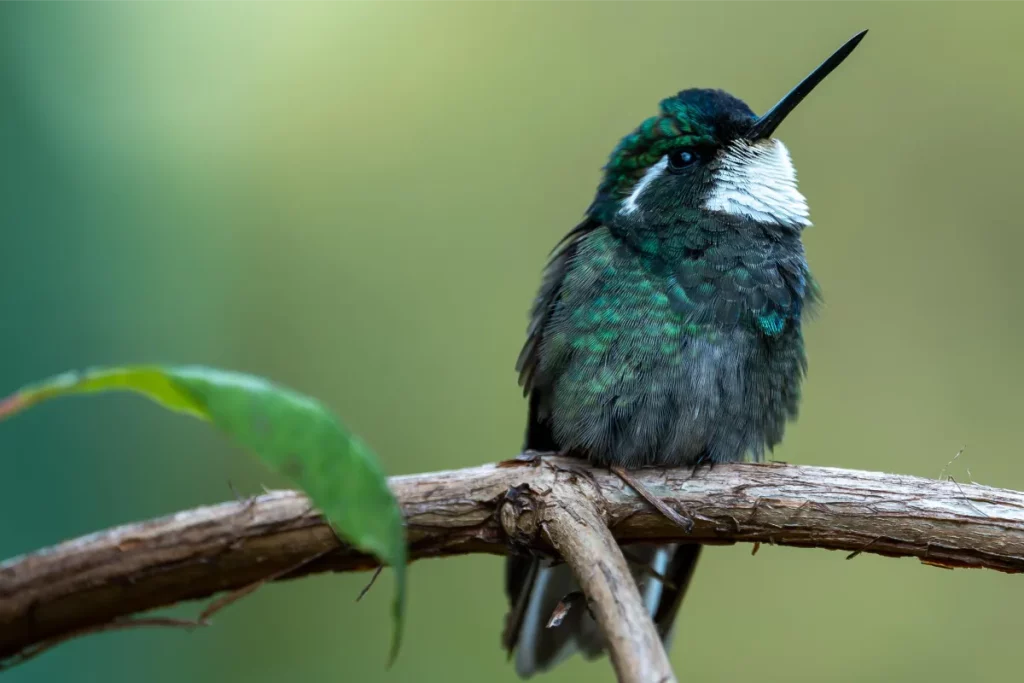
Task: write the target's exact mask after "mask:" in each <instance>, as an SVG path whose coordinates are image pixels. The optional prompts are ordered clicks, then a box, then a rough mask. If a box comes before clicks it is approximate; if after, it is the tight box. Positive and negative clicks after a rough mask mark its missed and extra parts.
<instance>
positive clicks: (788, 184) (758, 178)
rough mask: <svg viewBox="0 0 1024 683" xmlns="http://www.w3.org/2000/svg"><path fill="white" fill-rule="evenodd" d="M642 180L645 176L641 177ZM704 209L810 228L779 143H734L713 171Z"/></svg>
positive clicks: (786, 154)
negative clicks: (711, 183)
mask: <svg viewBox="0 0 1024 683" xmlns="http://www.w3.org/2000/svg"><path fill="white" fill-rule="evenodd" d="M645 177H646V176H645ZM704 208H706V209H708V210H709V211H721V212H723V213H730V214H733V215H736V216H745V217H747V218H752V219H753V220H756V221H761V222H764V223H777V224H779V225H788V226H792V227H807V226H808V225H810V224H811V221H810V220H809V216H810V214H809V213H808V210H807V200H806V199H805V198H804V196H803V195H802V194H800V191H799V190H797V189H796V171H795V170H793V162H792V161H791V160H790V158H789V150H787V149H786V146H785V145H784V144H782V142H781V141H779V140H775V139H772V140H765V141H762V142H755V143H745V142H742V141H740V142H736V143H733V144H732V145H731V146H730V147H728V148H726V150H725V151H724V153H723V156H722V157H721V159H719V161H718V167H717V168H716V169H715V186H714V189H713V190H712V192H711V196H710V197H708V200H707V203H706V204H705V205H704Z"/></svg>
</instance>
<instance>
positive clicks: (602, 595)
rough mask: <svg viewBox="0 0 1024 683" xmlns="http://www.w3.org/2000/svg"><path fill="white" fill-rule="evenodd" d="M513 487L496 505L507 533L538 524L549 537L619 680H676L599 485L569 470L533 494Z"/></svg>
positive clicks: (524, 534)
mask: <svg viewBox="0 0 1024 683" xmlns="http://www.w3.org/2000/svg"><path fill="white" fill-rule="evenodd" d="M513 491H514V492H515V493H516V494H517V495H516V496H507V497H506V498H507V502H508V504H507V505H505V506H503V507H502V509H501V513H502V514H501V521H502V525H503V527H504V529H505V531H506V533H507V534H508V535H509V536H510V537H512V538H515V539H517V540H518V541H519V542H523V541H528V540H531V539H532V534H535V533H536V531H537V530H538V529H539V530H542V531H543V532H544V535H546V536H547V537H548V539H549V540H550V541H551V545H552V546H553V547H554V550H555V552H557V553H558V555H559V556H560V557H562V558H563V559H564V560H565V563H566V564H567V565H569V567H570V568H571V569H572V572H573V574H574V575H575V576H576V580H577V581H578V582H579V585H580V588H581V589H582V590H583V593H584V595H586V596H587V603H588V605H589V607H590V610H591V612H592V613H593V615H594V618H595V619H596V620H597V623H598V626H600V628H601V632H602V633H603V634H604V638H605V643H606V646H607V649H608V653H609V656H610V657H611V660H612V666H613V667H615V673H616V675H617V676H618V679H619V681H620V682H621V683H652V682H654V683H676V677H675V675H674V674H673V673H672V665H671V664H669V661H668V655H667V654H666V653H665V648H664V646H663V645H662V642H661V638H660V637H659V636H658V631H657V629H656V628H655V626H654V622H653V621H652V620H651V617H650V615H649V614H648V613H647V610H646V609H645V608H644V604H643V599H642V598H641V597H640V591H639V590H638V589H637V586H636V582H635V581H634V580H633V577H632V574H631V573H630V570H629V565H627V564H626V558H625V557H623V555H622V551H621V550H620V549H619V546H618V544H617V543H616V542H615V538H614V537H613V536H612V534H611V532H610V531H609V530H608V527H607V525H606V521H605V520H604V519H603V517H602V507H603V504H602V500H601V491H600V489H598V488H597V487H596V486H594V485H593V483H592V482H590V481H589V480H587V479H586V478H585V477H582V476H570V477H567V478H566V481H559V482H556V483H555V484H554V485H553V486H552V487H551V488H549V489H547V490H545V491H533V492H532V496H530V493H528V489H523V488H522V487H520V488H517V489H513ZM523 498H525V500H526V501H529V503H527V504H526V505H524V503H523ZM534 501H537V502H539V503H540V505H539V507H538V506H537V505H535V503H534ZM509 510H512V511H513V512H512V513H511V514H510V513H509V512H508V511H509ZM517 513H518V514H517ZM531 532H532V534H531ZM574 609H582V606H577V607H575V608H574Z"/></svg>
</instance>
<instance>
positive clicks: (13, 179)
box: [0, 3, 1024, 683]
mask: <svg viewBox="0 0 1024 683" xmlns="http://www.w3.org/2000/svg"><path fill="white" fill-rule="evenodd" d="M865 27H868V28H870V29H871V34H870V35H869V36H868V37H867V39H866V40H865V42H864V43H863V45H862V46H861V48H860V49H859V50H858V51H857V52H856V54H855V55H854V56H853V57H852V58H851V59H850V60H849V61H848V62H847V63H846V64H844V65H843V66H842V67H841V68H840V69H839V71H838V72H837V73H836V74H835V75H833V76H832V77H831V78H830V79H829V80H828V81H827V82H826V83H825V85H824V86H823V87H822V88H820V89H819V90H818V91H816V92H815V93H814V94H813V95H812V96H811V97H810V98H809V99H808V100H807V102H806V103H805V104H804V105H803V106H801V107H800V109H798V111H797V113H796V114H795V115H794V116H792V117H791V118H790V119H789V120H788V121H787V122H786V123H785V124H784V126H783V127H782V128H781V129H780V135H781V137H782V138H783V139H784V140H785V141H786V142H787V144H788V145H789V148H790V150H791V152H792V154H793V157H794V159H795V162H796V165H797V168H798V170H799V173H800V178H801V187H802V190H803V191H804V193H805V194H806V195H807V197H808V198H809V201H810V204H811V208H812V219H813V220H814V222H815V227H813V228H812V229H811V230H809V232H808V233H807V235H806V241H807V247H808V251H809V255H810V259H811V263H812V266H813V268H814V269H815V272H816V274H817V276H818V277H819V279H820V280H821V282H822V284H823V287H824V292H825V296H826V302H827V306H826V307H825V309H824V310H823V312H822V314H821V315H820V316H819V317H818V319H817V320H815V321H814V322H813V324H812V325H810V327H809V329H808V330H807V336H808V344H809V350H810V360H811V372H810V377H809V380H808V382H807V385H806V393H805V399H804V403H803V411H802V414H801V417H800V420H799V422H798V423H796V424H795V425H794V426H793V427H792V428H791V429H790V430H789V432H788V435H787V439H786V441H785V443H784V444H783V445H782V447H781V448H779V449H778V450H777V451H776V454H775V457H776V458H777V459H780V460H785V461H789V462H799V463H812V464H819V465H836V466H847V467H857V468H865V469H876V470H886V471H892V472H900V473H907V474H915V475H924V476H931V477H937V476H938V475H939V474H940V472H941V471H942V470H943V468H944V467H945V466H946V464H947V462H948V461H949V460H950V459H951V458H952V457H953V455H954V454H955V453H956V452H957V451H958V450H959V449H960V448H961V447H963V446H965V445H966V446H967V449H966V450H965V451H964V453H963V455H962V456H961V457H960V459H959V460H958V461H957V462H956V463H954V465H953V466H952V468H951V470H950V472H951V473H952V474H953V475H954V476H956V477H958V478H959V479H968V478H970V477H973V479H974V480H976V481H979V482H981V483H985V484H990V485H995V486H1001V487H1008V488H1015V489H1024V458H1021V457H1020V454H1019V453H1020V443H1021V441H1022V439H1024V420H1022V419H1021V413H1022V408H1024V398H1022V394H1021V387H1022V386H1024V355H1022V354H1021V352H1020V340H1021V338H1022V335H1024V316H1022V315H1021V310H1022V304H1021V295H1022V285H1021V282H1022V278H1021V274H1020V259H1021V254H1022V253H1024V231H1022V230H1021V220H1022V219H1021V170H1020V168H1021V167H1020V163H1021V159H1022V158H1024V126H1022V125H1021V116H1022V114H1021V107H1022V105H1024V90H1022V89H1021V87H1020V84H1021V82H1022V81H1024V43H1022V42H1021V41H1020V33H1021V29H1022V28H1024V5H1021V4H1009V3H1006V4H979V3H964V4H951V3H941V4H939V3H913V4H902V5H901V4H881V3H869V4H857V5H852V4H833V3H827V4H826V3H820V4H817V3H816V4H809V3H799V4H770V3H757V4H750V5H744V4H737V3H723V4H676V3H659V4H638V3H631V4H610V3H608V4H605V3H602V4H583V3H568V4H532V3H531V4H506V3H502V4H469V3H465V4H450V5H449V4H440V3H416V4H393V3H380V4H376V3H375V4H356V3H344V4H319V3H317V4H297V3H289V4H273V5H272V4H245V5H243V4H181V5H179V4H175V5H171V4H163V5H151V4H148V3H147V4H119V5H97V4H88V5H86V4H82V5H77V4H76V5H60V4H5V5H4V6H3V7H2V8H0V101H2V105H0V230H2V232H0V393H6V392H8V391H11V390H13V389H15V388H16V387H18V386H20V385H22V384H23V383H26V382H29V381H31V380H34V379H37V378H40V377H43V376H47V375H50V374H52V373H54V372H57V371H61V370H64V369H67V368H80V367H83V366H88V365H93V364H109V363H121V362H127V361H162V362H189V363H204V364H210V365H217V366H223V367H228V368H233V369H238V370H242V371H247V372H253V373H258V374H262V375H267V376H269V377H272V378H274V379H276V380H279V381H282V382H284V383H286V384H289V385H292V386H294V387H296V388H298V389H300V390H302V391H305V392H308V393H310V394H313V395H315V396H318V397H321V398H322V399H324V400H325V401H326V402H327V403H328V404H329V405H330V406H331V407H332V408H334V409H335V410H336V411H337V412H338V413H339V414H340V415H341V416H343V418H344V419H345V421H346V422H347V423H348V424H349V425H351V426H352V427H353V428H354V429H355V430H356V431H358V432H359V433H360V434H362V435H363V436H364V437H365V438H366V439H367V440H368V441H369V442H370V443H371V444H372V446H373V447H374V448H375V449H376V451H377V452H378V453H379V454H380V456H381V458H382V460H383V461H384V463H385V466H386V468H387V470H388V471H389V472H390V473H394V474H398V473H410V472H417V471H426V470H435V469H441V468H455V467H463V466H470V465H474V464H478V463H481V462H485V461H491V460H494V459H497V458H501V457H506V456H510V455H512V454H513V453H515V452H516V449H517V446H518V445H519V442H520V438H521V434H522V427H523V419H524V413H525V404H524V401H523V400H522V398H521V396H520V393H519V390H518V387H517V386H516V376H515V372H514V371H513V368H512V366H513V363H514V360H515V357H516V355H517V353H518V351H519V347H520V344H521V342H522V340H523V334H524V329H525V323H526V311H527V308H528V306H529V303H530V301H531V299H532V297H533V295H534V292H535V288H536V286H537V284H538V282H539V276H540V271H541V268H542V266H543V263H544V260H545V256H546V254H547V251H548V250H549V249H550V248H551V246H552V245H553V244H554V243H555V242H556V241H557V240H558V239H559V237H561V235H562V234H563V233H564V232H565V231H566V230H567V229H568V228H570V227H571V226H573V225H574V224H575V222H576V221H577V219H578V218H579V216H580V215H581V213H582V211H583V210H584V208H585V207H586V206H587V204H588V202H589V201H590V199H591V196H592V192H593V188H594V186H595V184H596V182H597V180H598V177H599V167H600V166H601V165H602V163H603V162H604V160H605V158H606V156H607V154H608V152H609V151H610V150H611V148H612V146H613V145H614V144H615V143H616V141H617V140H618V139H619V138H620V137H621V136H622V135H624V134H625V133H627V132H628V131H629V130H631V129H632V127H634V126H635V125H636V124H637V123H639V122H640V121H641V120H642V119H643V118H645V117H646V116H648V115H650V114H651V113H653V112H654V111H655V110H656V106H657V102H658V100H659V99H660V98H662V97H664V96H667V95H669V94H672V93H674V92H675V91H677V90H679V89H681V88H683V87H690V86H696V85H700V86H714V87H722V88H725V89H727V90H729V91H731V92H733V93H735V94H737V95H739V96H741V97H743V98H744V99H745V100H747V101H748V102H749V103H750V104H751V105H752V107H753V108H754V109H755V110H757V111H764V110H765V109H766V108H767V107H768V106H770V105H771V104H773V103H774V102H775V101H776V100H777V99H778V98H779V97H781V95H782V94H783V93H785V92H786V91H787V90H788V89H789V88H790V87H791V86H793V85H794V84H795V83H796V82H797V80H798V79H799V78H800V77H802V76H803V75H804V74H806V73H807V72H808V71H810V69H811V68H812V67H814V66H815V65H816V64H817V63H818V62H819V61H820V60H821V59H823V58H824V57H825V56H826V55H828V54H829V53H830V52H831V51H832V50H833V49H834V48H836V47H837V46H839V45H840V44H841V42H842V41H843V40H845V39H846V38H848V37H849V36H850V35H852V34H853V33H854V32H855V31H857V30H859V29H861V28H865ZM968 470H969V473H968ZM229 481H230V482H231V483H232V484H233V485H234V487H235V488H236V489H238V490H240V491H242V492H245V493H248V492H254V491H258V490H259V487H260V485H261V484H267V485H270V486H281V485H283V482H282V481H281V480H279V479H276V478H275V477H273V476H271V475H269V474H268V473H267V472H266V471H265V470H264V469H263V468H262V467H261V466H260V465H259V464H257V463H256V462H255V460H254V459H253V458H251V457H249V456H248V455H247V454H245V453H242V452H240V451H239V450H237V449H234V448H233V447H231V446H229V445H228V444H227V443H226V442H225V441H224V440H223V439H221V438H220V437H219V435H217V434H215V433H213V432H212V430H210V429H209V428H208V427H207V426H205V425H203V424H200V423H198V422H193V421H189V420H186V419H185V418H181V417H176V416H173V415H170V414H167V413H164V412H163V411H161V410H160V409H158V408H155V407H153V406H152V405H150V404H148V403H146V402H144V401H142V400H141V399H137V398H131V397H119V396H113V397H103V398H97V399H88V400H87V399H77V400H67V401H62V402H58V403H55V404H52V405H46V406H44V407H41V408H38V409H35V410H33V411H30V412H29V413H28V414H26V415H24V416H19V417H18V418H17V419H16V420H13V421H11V422H7V423H4V424H2V425H0V556H2V557H9V556H12V555H15V554H18V553H22V552H27V551H30V550H33V549H36V548H39V547H42V546H46V545H49V544H52V543H55V542H58V541H60V540H62V539H66V538H69V537H73V536H76V535H79V534H83V533H86V532H89V531H93V530H95V529H99V528H103V527H106V526H109V525H115V524H119V523H123V522H128V521H132V520H136V519H140V518H146V517H150V516H155V515H161V514H166V513H170V512H173V511H175V510H178V509H182V508H188V507H191V506H195V505H200V504H204V503H213V502H217V501H220V500H224V499H229V498H231V497H232V495H233V494H232V493H231V491H230V489H229V485H228V482H229ZM950 486H952V484H950ZM500 573H501V561H500V560H499V559H498V558H494V557H464V558H456V559H449V560H444V561H427V562H421V563H419V564H416V565H414V566H413V567H412V570H411V574H412V576H411V599H410V602H409V622H408V628H407V631H406V642H405V648H404V650H403V652H402V654H401V657H400V659H399V660H398V662H397V664H396V665H395V666H394V668H393V669H391V670H390V671H385V668H384V664H385V660H386V655H387V644H388V639H389V628H390V626H389V622H388V603H389V600H390V591H391V584H390V580H389V579H386V580H384V581H382V582H381V583H380V584H379V585H378V586H377V588H376V589H375V590H374V591H373V592H372V593H371V594H370V596H369V597H368V598H367V599H366V600H364V601H363V602H361V603H359V604H355V603H354V602H353V600H354V598H355V596H356V594H357V592H358V591H359V589H360V588H361V587H362V586H363V584H364V582H365V580H366V578H367V577H366V576H365V575H355V576H321V577H316V578H311V579H308V580H303V581H297V582H292V583H289V584H284V585H274V586H270V587H268V588H266V589H264V590H262V591H260V592H259V593H258V594H256V595H254V596H253V597H251V598H249V599H247V600H245V601H244V602H242V603H240V604H237V605H235V606H233V607H231V609H230V610H228V611H227V612H225V613H223V614H222V615H221V616H219V617H218V618H217V623H216V626H215V627H214V628H211V629H205V630H202V631H198V632H194V633H185V632H176V631H139V632H126V633H119V634H108V635H102V636H96V637H91V638H87V639H83V640H79V641H76V642H72V643H70V644H67V645H64V646H62V647H60V648H59V649H57V650H55V651H53V652H51V653H48V654H46V655H44V656H43V657H41V658H39V659H38V660H35V661H33V662H31V663H29V664H27V665H25V666H22V667H19V668H17V669H15V670H13V671H11V672H7V673H5V674H4V680H5V681H10V683H42V682H50V681H56V682H62V681H106V682H111V683H117V682H125V683H127V682H129V681H131V682H135V681H140V680H142V681H151V682H153V683H160V682H163V681H168V682H170V681H182V680H188V681H197V682H206V681H209V682H214V681H225V680H228V681H235V680H237V681H248V682H250V683H262V682H269V681H280V680H293V679H294V680H335V681H337V680H351V681H417V682H429V681H446V682H447V681H450V682H458V681H480V680H487V681H513V680H515V677H514V674H513V672H512V669H511V667H510V666H509V665H507V664H506V662H505V659H504V656H503V654H502V652H501V651H500V649H499V646H498V636H499V631H500V628H501V624H502V615H503V613H504V610H505V606H504V602H503V595H502V592H501V580H500ZM200 607H201V606H200V605H186V606H181V607H179V608H176V609H175V610H170V613H172V614H178V615H181V616H184V615H189V614H195V613H197V612H198V610H199V609H200ZM1022 633H1024V583H1022V582H1021V579H1020V577H1013V576H1005V575H1001V574H998V573H995V572H988V571H943V570H939V569H934V568H929V567H925V566H922V565H920V564H919V563H917V562H916V561H911V560H893V559H882V558H877V557H873V556H868V555H862V556H860V557H858V558H857V559H856V560H854V561H850V562H847V561H845V560H844V555H843V554H840V553H829V552H824V551H813V550H796V549H785V548H762V550H761V552H760V553H758V555H757V556H756V557H751V555H750V548H749V546H746V545H741V546H737V547H732V548H713V549H711V550H710V551H709V552H708V553H706V554H705V558H704V559H703V560H702V566H701V570H700V572H699V573H698V575H697V578H696V580H695V585H694V589H693V590H692V591H691V594H690V596H689V599H688V603H687V605H686V608H685V610H684V612H683V615H682V617H681V623H680V626H679V630H678V635H677V637H676V641H675V644H674V647H673V648H672V651H671V656H672V659H673V661H674V663H675V665H676V667H677V672H678V674H679V675H680V678H681V679H682V680H700V681H733V680H739V679H741V678H747V677H756V678H757V679H758V680H761V681H787V682H792V681H821V680H830V681H869V680H879V679H882V680H906V679H915V680H917V679H920V680H930V681H935V682H940V681H964V680H971V681H996V680H1006V679H1007V678H1013V677H1016V676H1017V675H1018V674H1019V669H1020V637H1021V634H1022ZM545 680H550V681H566V682H569V681H584V680H585V681H588V682H589V681H611V680H613V679H612V674H611V668H610V666H609V665H608V663H607V661H606V660H601V661H599V662H596V663H585V662H582V661H580V660H579V659H576V660H573V661H572V662H570V663H568V664H566V665H564V666H562V667H561V668H559V669H558V670H557V671H556V672H555V673H552V674H550V675H549V676H548V677H547V678H546V679H545Z"/></svg>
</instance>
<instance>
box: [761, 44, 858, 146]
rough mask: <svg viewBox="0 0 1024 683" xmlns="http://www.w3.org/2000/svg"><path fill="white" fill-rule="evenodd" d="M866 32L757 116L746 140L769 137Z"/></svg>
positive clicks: (845, 45) (847, 54) (848, 53)
mask: <svg viewBox="0 0 1024 683" xmlns="http://www.w3.org/2000/svg"><path fill="white" fill-rule="evenodd" d="M866 34H867V30H866V29H865V30H863V31H861V32H860V33H858V34H857V35H855V36H854V37H853V38H850V39H849V40H848V41H846V43H845V44H844V45H843V46H842V47H841V48H839V49H838V50H836V51H835V52H833V53H832V56H831V57H829V58H828V59H826V60H825V61H824V62H822V63H821V66H819V67H818V68H817V69H815V70H814V71H812V72H811V73H810V74H809V75H808V76H807V78H805V79H804V80H802V81H800V83H799V84H798V85H797V86H796V87H795V88H793V89H792V90H790V91H789V93H788V94H787V95H786V96H785V97H783V98H782V99H781V100H779V103H778V104H776V105H775V106H774V107H772V108H771V109H769V110H768V113H767V114H765V115H764V116H762V117H761V118H759V119H758V120H757V121H755V122H754V125H752V126H751V127H750V130H748V131H747V134H746V135H745V136H744V137H746V139H747V140H751V141H753V140H764V139H765V138H767V137H771V134H772V133H774V132H775V129H776V128H778V127H779V124H780V123H782V120H783V119H785V118H786V117H787V116H789V112H791V111H793V110H794V109H795V108H796V105H798V104H800V102H801V101H802V100H803V99H804V98H805V97H807V95H808V93H810V92H811V91H812V90H814V88H815V87H816V86H817V85H818V84H819V83H821V82H822V81H823V80H825V76H828V75H829V74H830V73H832V71H833V70H834V69H835V68H836V67H837V66H839V65H840V64H841V63H842V62H843V60H844V59H846V58H847V57H849V56H850V53H851V52H853V48H855V47H857V44H858V43H860V41H861V40H862V39H863V38H864V36H865V35H866Z"/></svg>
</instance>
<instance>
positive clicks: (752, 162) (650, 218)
mask: <svg viewBox="0 0 1024 683" xmlns="http://www.w3.org/2000/svg"><path fill="white" fill-rule="evenodd" d="M865 33H867V31H862V32H861V33H858V34H857V35H855V36H854V37H853V38H851V39H850V40H849V41H847V42H846V44H844V45H843V46H842V47H841V48H839V50H837V51H836V52H835V53H834V54H833V55H832V56H831V57H829V58H828V59H827V60H825V62H823V63H822V64H821V65H820V66H819V67H818V68H817V69H815V70H814V71H813V72H811V74H810V75H809V76H807V77H806V78H805V79H804V80H803V81H801V82H800V84H799V85H797V86H796V87H795V88H794V89H793V90H791V91H790V92H789V93H788V94H787V95H786V96H785V97H783V98H782V99H781V100H780V101H779V103H778V104H776V105H775V106H774V107H772V108H771V109H770V110H769V111H768V113H766V114H765V115H764V116H761V117H758V116H756V115H755V114H754V112H753V111H751V110H750V107H748V106H747V105H746V104H745V103H743V101H741V100H739V99H737V98H735V97H733V96H732V95H729V94H728V93H725V92H723V91H721V90H704V89H692V90H684V91H682V92H680V93H679V94H677V95H675V96H674V97H669V98H667V99H665V100H662V102H661V107H660V109H661V111H660V113H659V114H658V115H657V116H653V117H651V118H649V119H647V120H646V121H644V122H643V123H642V124H640V126H639V127H638V128H637V129H636V130H635V131H633V132H632V133H630V134H629V135H627V136H626V137H625V138H623V139H622V141H621V142H620V143H619V145H618V146H617V147H616V148H615V150H614V151H613V152H612V155H611V158H610V159H609V161H608V164H607V165H606V166H605V175H604V179H603V180H602V182H601V185H600V187H599V188H598V192H597V197H596V198H595V200H594V203H593V205H592V206H591V209H590V213H591V214H592V215H594V216H595V217H596V218H598V219H599V220H601V221H603V222H605V223H610V224H613V225H615V224H618V225H620V226H622V227H624V228H628V226H629V225H630V224H641V225H643V226H645V227H647V228H648V229H649V228H651V227H655V228H657V227H661V226H670V225H671V224H673V223H676V222H679V221H688V222H689V221H692V220H693V219H694V218H698V219H699V218H700V217H701V216H703V217H714V216H715V215H717V216H719V217H721V218H740V219H746V220H753V221H757V222H759V223H767V224H775V225H779V226H782V227H783V228H792V229H797V230H798V229H801V228H803V227H805V226H807V225H809V224H810V221H809V220H808V211H807V202H806V200H805V199H804V197H803V195H802V194H800V192H799V191H798V190H797V185H796V172H795V171H794V169H793V164H792V162H791V161H790V157H789V152H788V151H787V149H786V147H785V145H783V144H782V142H781V141H780V140H778V139H776V138H774V137H772V134H773V133H774V132H775V129H776V128H777V127H778V126H779V124H780V123H782V120H783V119H784V118H785V117H786V116H787V115H788V114H789V113H790V112H791V111H793V109H794V108H795V107H796V105H797V104H799V103H800V101H801V100H803V98H804V97H806V96H807V94H808V93H810V91H811V90H813V89H814V87H815V86H816V85H818V84H819V83H820V82H821V81H822V80H823V79H824V78H825V77H826V76H827V75H828V74H829V73H830V72H831V71H832V70H833V69H835V68H836V67H837V66H839V64H840V63H841V62H842V61H843V60H844V59H846V57H847V56H848V55H849V54H850V53H851V52H852V51H853V49H854V48H855V47H856V46H857V44H858V43H859V42H860V40H861V39H862V38H863V37H864V34H865Z"/></svg>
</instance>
